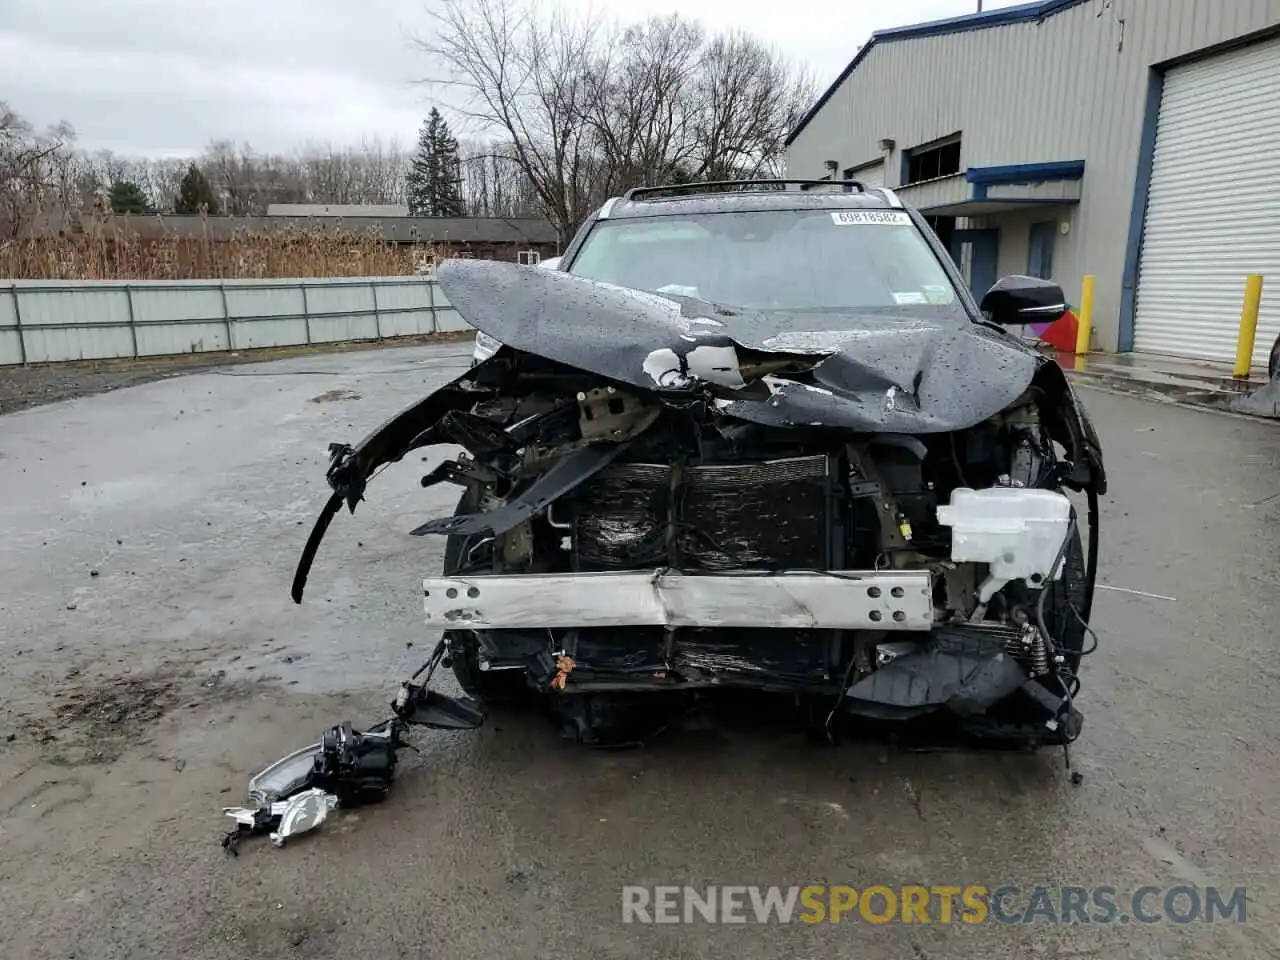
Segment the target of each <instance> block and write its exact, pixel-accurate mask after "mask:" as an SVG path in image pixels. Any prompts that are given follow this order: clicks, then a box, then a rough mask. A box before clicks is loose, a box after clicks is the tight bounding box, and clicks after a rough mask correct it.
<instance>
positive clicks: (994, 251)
mask: <svg viewBox="0 0 1280 960" xmlns="http://www.w3.org/2000/svg"><path fill="white" fill-rule="evenodd" d="M999 257H1000V231H999V230H955V231H953V232H952V234H951V258H952V259H953V260H955V262H956V265H957V266H958V267H959V268H960V272H961V273H962V274H964V278H965V280H966V281H967V282H968V284H969V289H970V290H971V291H972V292H973V295H974V297H975V298H976V299H977V300H979V301H981V300H982V297H983V294H985V293H986V292H987V291H988V290H990V289H991V285H992V284H993V283H995V282H996V280H997V273H996V271H997V262H998V260H999Z"/></svg>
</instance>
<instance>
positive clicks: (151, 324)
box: [127, 280, 231, 357]
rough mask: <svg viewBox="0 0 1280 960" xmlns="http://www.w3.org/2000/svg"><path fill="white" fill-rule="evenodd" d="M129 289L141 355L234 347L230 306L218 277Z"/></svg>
mask: <svg viewBox="0 0 1280 960" xmlns="http://www.w3.org/2000/svg"><path fill="white" fill-rule="evenodd" d="M127 292H128V295H129V301H130V303H131V304H132V305H133V323H134V326H135V328H136V329H137V340H138V356H140V357H157V356H166V355H168V354H174V353H204V352H205V351H209V350H230V349H231V336H230V327H229V325H228V324H227V319H226V317H227V308H226V304H225V303H224V302H223V299H222V284H221V283H219V282H218V281H217V280H205V281H190V282H188V283H185V284H169V285H164V284H147V285H133V284H130V285H129V287H128V290H127ZM175 319H176V320H177V322H175Z"/></svg>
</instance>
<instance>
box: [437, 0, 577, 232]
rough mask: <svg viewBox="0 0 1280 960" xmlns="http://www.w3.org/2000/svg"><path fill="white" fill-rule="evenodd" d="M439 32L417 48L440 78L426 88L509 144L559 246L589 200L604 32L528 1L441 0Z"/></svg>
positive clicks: (438, 15) (564, 13)
mask: <svg viewBox="0 0 1280 960" xmlns="http://www.w3.org/2000/svg"><path fill="white" fill-rule="evenodd" d="M431 16H432V18H433V19H434V21H435V26H436V31H435V33H434V34H433V35H432V36H431V37H429V38H427V39H419V40H417V41H415V43H416V44H417V46H418V47H419V48H420V49H421V50H422V51H423V52H425V53H427V54H428V55H430V56H431V57H433V58H434V59H435V60H436V62H437V63H438V64H439V65H440V66H441V67H442V68H443V69H444V75H443V76H441V77H438V78H432V81H430V82H439V83H444V84H448V85H449V86H451V87H453V88H454V89H455V90H456V91H458V92H459V93H461V94H462V97H463V100H464V105H463V106H462V107H461V111H460V112H462V113H463V114H464V116H466V117H469V118H471V119H472V120H474V121H477V122H478V123H479V124H480V125H482V126H483V127H485V128H486V129H488V130H493V131H497V134H498V136H499V137H500V138H501V139H502V140H503V141H504V142H506V143H508V144H510V147H511V150H512V152H513V155H514V157H515V162H516V163H517V164H518V165H519V168H520V170H521V171H522V172H523V174H524V175H525V177H526V178H527V179H528V182H529V185H530V188H531V189H532V191H533V193H534V195H535V196H536V197H537V201H538V205H539V207H540V208H541V210H542V211H543V213H544V214H545V215H546V216H547V218H548V219H549V220H550V221H551V222H552V224H553V225H554V226H555V228H556V230H557V232H558V233H559V234H560V239H561V241H562V242H565V241H567V240H568V238H569V235H570V234H571V233H572V231H573V229H574V228H575V227H576V225H577V224H578V223H579V222H580V221H581V220H582V219H583V218H584V217H585V216H586V214H587V212H588V211H589V209H590V207H589V204H590V203H591V201H592V199H593V196H592V194H593V192H594V191H593V187H595V186H596V185H595V184H594V183H593V177H592V174H593V172H594V171H593V163H592V160H593V154H594V153H595V152H596V151H595V149H594V148H595V143H594V137H593V131H592V129H591V128H590V126H589V125H588V124H587V122H586V118H587V117H588V116H589V114H590V113H591V110H592V99H593V97H594V96H595V95H596V88H597V86H598V84H597V82H596V81H595V79H594V77H593V72H592V68H593V66H594V64H593V61H594V60H596V59H597V58H598V49H599V46H600V43H599V41H600V34H601V25H600V21H599V20H598V19H595V18H591V17H588V18H583V19H579V20H575V19H573V18H572V17H571V16H570V15H569V14H568V13H566V12H565V11H563V10H562V9H558V8H557V9H556V10H554V11H553V12H551V13H550V14H549V15H545V16H544V15H543V14H542V13H541V11H540V10H539V9H538V8H537V7H535V6H534V5H533V4H532V3H531V2H529V0H444V3H443V5H442V6H441V7H440V8H439V9H438V10H436V11H433V12H432V14H431Z"/></svg>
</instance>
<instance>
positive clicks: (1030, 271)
mask: <svg viewBox="0 0 1280 960" xmlns="http://www.w3.org/2000/svg"><path fill="white" fill-rule="evenodd" d="M1057 235H1058V222H1057V221H1056V220H1048V221H1045V222H1042V223H1033V224H1032V225H1031V243H1030V248H1031V250H1030V253H1029V254H1028V255H1027V276H1029V277H1039V278H1040V279H1041V280H1052V279H1053V241H1054V238H1055V237H1057Z"/></svg>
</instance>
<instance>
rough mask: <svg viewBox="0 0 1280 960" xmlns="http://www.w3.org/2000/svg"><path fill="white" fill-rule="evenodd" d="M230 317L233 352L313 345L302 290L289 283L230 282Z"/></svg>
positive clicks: (228, 307)
mask: <svg viewBox="0 0 1280 960" xmlns="http://www.w3.org/2000/svg"><path fill="white" fill-rule="evenodd" d="M223 289H224V290H226V293H227V315H228V316H229V317H230V318H231V345H232V349H234V350H248V349H252V348H253V347H290V346H294V345H296V344H301V343H310V342H311V333H310V324H309V323H308V322H307V305H306V303H305V295H304V294H303V292H302V287H301V286H299V285H298V284H297V283H296V282H292V283H291V282H289V281H287V280H236V281H227V282H226V283H225V284H224V286H223Z"/></svg>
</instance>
